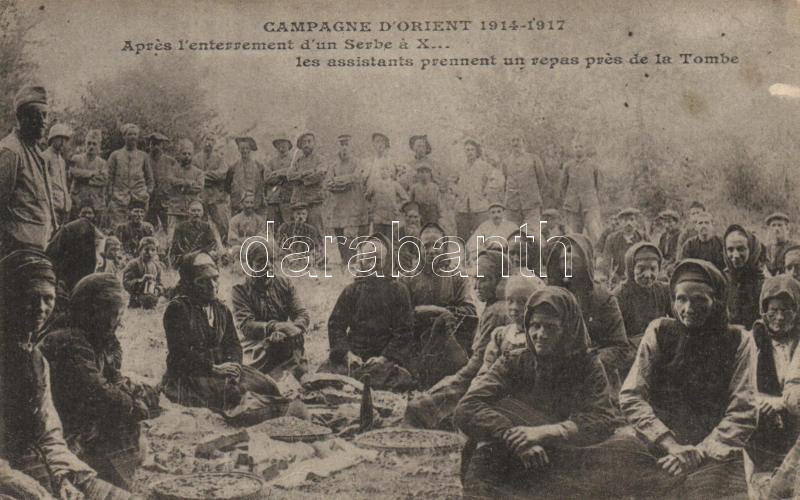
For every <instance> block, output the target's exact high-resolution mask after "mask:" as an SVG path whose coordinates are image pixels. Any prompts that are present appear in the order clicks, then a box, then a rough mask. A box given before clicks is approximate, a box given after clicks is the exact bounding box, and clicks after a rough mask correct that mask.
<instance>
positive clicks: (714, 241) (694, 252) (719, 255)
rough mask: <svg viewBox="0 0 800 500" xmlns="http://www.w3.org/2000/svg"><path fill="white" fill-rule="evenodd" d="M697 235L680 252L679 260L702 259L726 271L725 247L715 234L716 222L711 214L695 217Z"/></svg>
mask: <svg viewBox="0 0 800 500" xmlns="http://www.w3.org/2000/svg"><path fill="white" fill-rule="evenodd" d="M695 228H696V231H697V234H696V235H695V236H692V237H691V238H689V239H688V240H686V242H685V243H684V244H683V246H682V247H681V250H680V252H678V260H683V259H701V260H706V261H708V262H711V263H712V264H714V265H715V266H716V267H717V269H719V270H720V271H722V270H723V269H725V257H724V254H725V245H723V243H722V239H721V238H720V237H719V236H717V235H716V234H715V233H714V222H713V220H712V218H711V214H710V213H708V212H702V213H700V214H697V215H696V216H695Z"/></svg>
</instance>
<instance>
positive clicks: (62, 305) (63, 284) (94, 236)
mask: <svg viewBox="0 0 800 500" xmlns="http://www.w3.org/2000/svg"><path fill="white" fill-rule="evenodd" d="M103 240H104V237H103V235H102V234H100V232H99V231H98V230H97V229H96V228H95V226H94V225H93V224H92V223H91V222H89V221H88V220H86V219H76V220H74V221H72V222H69V223H67V224H65V225H63V226H62V227H61V229H59V230H58V231H57V232H56V234H55V235H54V236H53V238H52V239H51V240H50V243H49V244H48V245H47V250H46V251H45V253H46V254H47V257H48V258H49V259H50V260H51V261H52V262H53V266H54V268H55V271H56V277H57V278H58V298H57V301H56V313H59V312H61V311H63V310H65V309H66V306H67V301H68V300H69V294H70V292H71V291H72V287H74V286H75V284H76V283H77V282H78V281H80V279H81V278H83V277H84V276H87V275H89V274H92V273H93V272H94V271H95V269H96V268H97V260H98V259H97V255H98V253H99V252H98V249H102V246H101V245H102V243H103ZM54 317H55V316H54Z"/></svg>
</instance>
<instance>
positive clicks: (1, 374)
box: [0, 250, 130, 499]
mask: <svg viewBox="0 0 800 500" xmlns="http://www.w3.org/2000/svg"><path fill="white" fill-rule="evenodd" d="M0 280H2V281H1V282H2V283H3V286H2V289H0V331H2V332H3V335H2V336H0V401H2V405H0V422H2V423H3V425H2V428H0V461H5V462H7V463H8V465H9V466H10V467H11V468H12V469H13V470H16V471H18V472H17V473H15V472H13V471H12V472H11V475H13V476H15V477H12V478H9V480H11V481H12V482H13V484H11V485H9V484H8V483H6V480H5V478H4V480H3V487H2V488H5V487H8V486H11V487H15V488H22V489H24V490H27V491H26V492H25V493H24V494H19V496H18V497H15V498H48V497H42V496H40V490H37V489H36V488H34V487H32V485H31V484H30V483H29V482H26V481H24V480H22V479H23V478H22V477H21V474H26V475H27V476H29V477H32V478H34V479H36V480H37V481H39V483H40V484H41V486H43V487H44V488H45V489H47V490H48V491H49V492H50V493H51V494H53V495H54V496H56V497H60V498H69V499H72V498H80V497H81V494H83V496H84V497H85V498H89V499H94V498H100V499H116V498H120V499H122V498H129V497H130V495H129V494H128V493H126V492H125V491H123V490H121V489H119V488H116V487H114V486H112V485H110V484H109V483H106V482H105V481H102V480H100V479H98V478H97V473H96V472H95V471H94V470H92V468H91V467H89V466H88V465H86V464H85V463H84V462H82V461H81V460H80V459H79V458H78V457H76V456H75V454H74V453H73V452H72V451H70V450H69V448H68V447H67V444H66V442H65V441H64V437H63V434H62V431H61V420H60V419H59V416H58V413H57V412H56V409H55V407H54V406H53V399H52V395H51V392H50V370H49V365H48V363H47V360H46V359H45V357H44V355H42V353H41V351H40V350H39V347H38V345H37V344H36V343H34V340H35V338H36V336H37V335H38V334H39V333H40V332H41V330H42V328H43V327H44V325H45V323H46V322H47V319H48V317H49V316H50V314H51V313H52V311H53V307H54V304H55V300H56V275H55V272H54V270H53V266H52V265H51V264H50V261H48V260H47V258H46V257H45V256H44V254H42V253H40V252H37V251H34V250H18V251H16V252H12V253H11V254H9V255H8V256H6V257H5V258H4V259H3V260H2V261H0ZM6 472H8V471H6ZM6 475H7V474H5V473H4V474H3V476H6ZM15 494H16V493H15ZM29 495H30V496H29Z"/></svg>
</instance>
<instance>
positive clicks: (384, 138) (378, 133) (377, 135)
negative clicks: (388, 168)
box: [372, 132, 391, 148]
mask: <svg viewBox="0 0 800 500" xmlns="http://www.w3.org/2000/svg"><path fill="white" fill-rule="evenodd" d="M377 137H380V138H381V139H383V140H384V141H385V142H386V147H387V148H388V147H390V145H391V142H390V141H389V138H388V137H387V136H385V135H384V134H381V133H380V132H373V133H372V140H373V141H374V140H375V139H376V138H377Z"/></svg>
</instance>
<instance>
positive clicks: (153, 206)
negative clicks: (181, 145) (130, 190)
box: [137, 132, 178, 248]
mask: <svg viewBox="0 0 800 500" xmlns="http://www.w3.org/2000/svg"><path fill="white" fill-rule="evenodd" d="M145 140H147V143H148V145H149V148H150V167H151V168H152V169H153V180H154V181H155V189H154V190H153V199H152V200H150V212H149V213H148V214H147V215H148V217H147V218H148V220H149V221H150V223H151V224H152V225H153V227H157V226H158V225H159V222H160V223H161V227H162V228H163V229H164V230H166V229H167V227H168V225H169V219H168V216H167V213H168V212H169V196H170V184H169V177H170V175H171V172H172V170H173V169H175V168H176V167H177V166H178V162H176V161H175V158H173V157H171V156H170V155H168V154H166V153H165V152H164V149H163V147H164V144H166V143H167V142H169V138H168V137H167V136H165V135H164V134H160V133H158V132H152V133H150V134H147V137H145ZM137 248H138V242H137Z"/></svg>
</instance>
